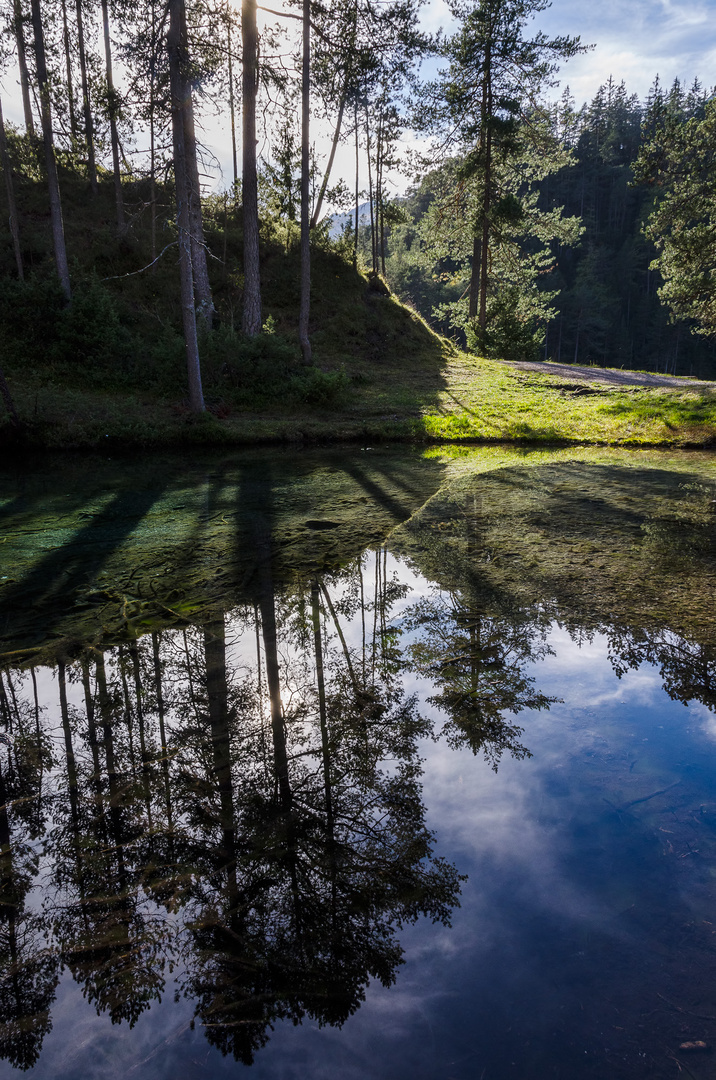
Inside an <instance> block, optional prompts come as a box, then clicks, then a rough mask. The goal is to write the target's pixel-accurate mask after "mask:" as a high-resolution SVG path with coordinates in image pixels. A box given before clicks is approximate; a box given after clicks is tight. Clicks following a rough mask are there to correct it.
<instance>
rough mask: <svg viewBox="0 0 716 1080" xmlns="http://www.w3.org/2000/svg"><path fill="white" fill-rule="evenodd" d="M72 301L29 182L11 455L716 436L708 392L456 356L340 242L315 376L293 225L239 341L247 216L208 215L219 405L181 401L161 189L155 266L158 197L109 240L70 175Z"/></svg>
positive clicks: (9, 283)
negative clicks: (255, 330) (304, 358)
mask: <svg viewBox="0 0 716 1080" xmlns="http://www.w3.org/2000/svg"><path fill="white" fill-rule="evenodd" d="M61 184H62V194H63V201H64V207H65V228H66V235H67V246H68V251H69V253H70V258H71V262H72V276H73V284H74V299H73V303H72V305H71V306H70V307H69V308H66V307H65V306H64V304H63V301H62V296H61V294H60V290H59V288H58V286H57V285H56V284H55V278H54V269H53V265H52V259H51V253H50V250H49V247H48V244H49V235H50V230H49V226H48V216H49V212H48V208H47V202H46V197H45V194H44V191H43V188H42V187H41V185H40V184H39V183H38V182H36V181H33V180H31V179H29V178H28V177H27V175H22V176H20V177H19V190H18V201H19V203H20V207H21V235H22V240H23V255H24V258H25V261H26V264H27V266H28V267H29V268H30V269H29V273H28V278H27V281H26V282H25V283H22V282H19V281H18V280H17V279H16V278H15V277H13V276H12V250H11V246H10V239H9V236H5V237H3V243H2V246H1V247H0V346H1V348H2V356H3V369H4V372H5V375H6V378H7V382H8V385H9V388H10V391H11V394H12V397H13V400H14V402H15V405H16V408H17V411H18V414H19V417H20V420H21V423H22V427H21V429H20V430H18V429H17V428H16V427H15V426H14V425H13V424H12V423H11V420H10V417H9V416H8V415H7V414H6V413H3V414H2V421H1V424H2V426H1V427H0V432H1V433H2V439H3V441H4V443H5V445H15V446H24V447H26V446H28V445H29V446H33V447H38V448H40V447H46V448H52V447H56V448H59V447H75V448H79V447H98V446H103V447H108V446H113V447H129V446H159V445H166V446H169V445H176V444H182V443H186V442H192V443H196V442H199V443H206V444H212V443H233V444H244V443H252V442H266V441H273V442H275V441H281V440H295V439H303V440H309V441H310V440H338V439H366V438H367V439H371V440H375V439H381V438H383V439H411V440H414V439H417V440H466V439H467V440H480V441H505V440H518V441H530V442H535V441H536V442H554V441H565V440H566V441H570V442H597V443H620V444H623V445H648V444H650V445H665V444H666V445H675V446H679V445H685V446H688V445H691V446H705V445H710V444H712V443H713V441H714V439H715V438H716V398H715V396H714V393H713V391H711V390H703V389H702V388H701V389H699V388H694V387H690V385H689V382H688V380H683V382H681V381H680V382H681V386H678V385H677V386H674V387H667V388H650V389H645V388H641V387H626V388H620V387H616V388H613V387H604V386H601V387H600V386H598V385H595V386H594V387H593V388H591V389H588V390H587V391H585V390H584V388H582V389H580V388H579V387H580V386H581V384H580V383H577V384H576V388H575V384H573V383H572V382H568V381H566V380H565V379H564V377H559V376H556V375H553V376H550V374H549V369H550V366H549V365H545V366H544V368H543V370H538V371H520V370H515V369H513V368H509V367H507V366H505V365H502V364H500V363H499V362H497V361H487V360H480V359H477V358H475V357H472V356H469V355H467V354H465V353H462V352H460V351H459V350H457V349H456V348H455V346H454V345H453V344H452V343H450V342H448V341H446V340H445V339H443V338H440V337H439V336H438V335H436V334H435V333H433V332H432V331H431V330H430V329H429V328H428V327H427V325H426V324H425V323H424V321H423V320H422V319H421V317H420V316H419V315H417V314H416V313H415V312H414V311H412V310H411V309H410V308H408V307H406V306H404V305H403V304H401V303H400V302H399V301H398V300H397V299H396V298H395V297H393V296H391V295H390V294H389V292H388V290H387V289H386V287H385V285H384V284H383V283H382V281H381V280H380V279H373V280H372V281H370V280H369V279H368V278H367V277H366V276H365V275H364V274H363V273H362V272H360V270H356V269H355V268H354V267H353V266H352V264H351V261H350V253H349V252H347V251H345V250H343V249H342V247H341V244H340V242H334V241H331V240H330V238H329V237H328V236H327V235H326V234H325V233H322V232H318V233H317V234H316V236H315V243H314V248H313V256H312V260H313V281H312V307H311V327H310V330H311V341H312V346H313V353H314V366H313V367H311V368H305V367H303V366H302V364H301V361H300V351H299V348H298V339H297V333H296V324H297V308H298V293H299V287H298V281H299V274H298V236H297V230H296V227H295V226H293V225H289V226H288V228H287V227H286V226H285V225H279V224H277V223H276V222H271V221H265V222H264V223H263V225H262V247H263V250H262V292H263V305H264V307H263V318H264V320H265V322H264V328H265V329H264V332H263V333H262V334H261V335H259V336H258V337H257V338H255V339H253V340H251V341H249V340H247V339H245V338H243V337H242V335H241V333H240V329H239V327H240V319H241V298H242V273H241V260H242V229H241V209H240V206H239V207H237V206H235V205H234V204H233V203H232V201H231V200H230V199H229V198H225V197H215V198H213V199H211V200H208V201H207V203H206V205H205V218H206V236H207V243H208V246H209V249H210V252H211V254H212V258H211V260H210V267H211V273H212V288H213V292H214V298H215V304H216V308H217V318H216V321H215V325H214V329H213V331H212V332H211V334H206V335H205V336H204V338H203V340H202V342H201V357H202V369H203V378H204V388H205V394H206V398H207V403H208V406H209V412H208V414H207V415H206V416H205V417H202V418H201V419H199V420H196V419H195V418H192V417H191V415H190V414H189V411H188V408H187V404H186V390H185V387H186V375H185V368H184V350H183V342H182V339H181V335H180V331H179V318H180V309H179V286H178V270H177V254H176V246H175V245H174V243H173V241H174V226H173V223H172V221H171V216H170V215H171V197H170V192H169V190H166V191H165V192H163V195H164V198H163V206H162V207H161V213H162V217H161V218H160V220H159V222H158V226H159V227H158V236H157V250H158V251H159V252H161V251H163V252H164V253H163V254H162V255H161V256H160V257H159V258H158V261H157V262H156V263H155V264H154V266H152V267H151V268H149V269H144V270H143V269H142V268H144V267H147V266H148V264H150V263H151V262H152V249H151V232H150V220H149V200H148V190H147V187H146V185H145V184H143V183H137V184H134V185H132V184H127V185H126V204H127V209H128V211H129V214H130V216H131V222H132V223H131V226H130V229H129V231H128V233H127V235H126V236H124V237H122V238H121V239H118V238H117V237H116V235H115V233H114V224H113V223H114V210H113V205H112V193H111V186H110V184H109V182H105V183H103V184H101V185H100V192H99V195H98V196H97V197H96V198H94V199H93V198H92V196H91V195H90V192H89V189H88V186H87V185H86V183H85V182H84V181H81V180H78V179H77V178H76V176H75V175H74V174H73V173H72V172H71V171H69V170H63V172H62V175H61Z"/></svg>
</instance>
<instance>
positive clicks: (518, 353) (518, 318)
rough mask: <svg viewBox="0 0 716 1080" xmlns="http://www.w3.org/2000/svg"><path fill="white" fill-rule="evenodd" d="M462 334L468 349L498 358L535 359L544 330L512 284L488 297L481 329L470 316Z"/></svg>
mask: <svg viewBox="0 0 716 1080" xmlns="http://www.w3.org/2000/svg"><path fill="white" fill-rule="evenodd" d="M465 337H466V339H467V346H468V348H469V349H470V350H471V351H472V352H475V353H477V354H478V355H480V356H497V357H500V358H501V359H502V360H533V361H534V360H539V359H540V352H541V348H542V346H543V345H544V330H542V329H541V328H540V327H539V326H538V325H537V324H536V320H535V318H534V315H533V313H532V311H531V310H530V306H529V303H525V299H524V296H523V295H522V294H521V293H520V291H519V290H518V289H517V288H516V287H514V286H513V287H511V288H509V287H508V288H505V289H503V290H502V291H501V292H499V293H498V294H497V295H496V296H495V297H494V298H493V299H492V300H491V302H490V305H489V307H488V309H487V328H486V330H485V331H484V333H483V332H482V330H481V328H480V325H479V323H478V322H477V320H476V319H473V320H472V321H470V322H468V323H466V325H465Z"/></svg>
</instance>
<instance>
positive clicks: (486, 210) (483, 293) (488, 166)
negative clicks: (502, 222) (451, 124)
mask: <svg viewBox="0 0 716 1080" xmlns="http://www.w3.org/2000/svg"><path fill="white" fill-rule="evenodd" d="M484 85H485V87H486V91H487V97H486V113H485V123H486V131H485V174H484V175H485V190H484V192H483V197H482V251H481V253H480V255H481V266H480V315H479V320H480V330H481V331H482V336H483V340H484V335H485V331H486V329H487V275H488V271H489V255H490V249H489V245H490V205H491V197H492V55H491V48H490V41H489V40H488V42H487V47H486V49H485V84H484Z"/></svg>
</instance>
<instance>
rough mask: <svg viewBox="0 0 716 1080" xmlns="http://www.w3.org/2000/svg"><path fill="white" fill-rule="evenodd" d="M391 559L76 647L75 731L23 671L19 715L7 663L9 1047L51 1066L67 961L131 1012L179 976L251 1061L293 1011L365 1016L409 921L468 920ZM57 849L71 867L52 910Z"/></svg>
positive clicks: (67, 700) (5, 1030) (220, 1043)
mask: <svg viewBox="0 0 716 1080" xmlns="http://www.w3.org/2000/svg"><path fill="white" fill-rule="evenodd" d="M367 558H368V556H364V557H362V559H360V560H357V561H356V562H355V563H354V564H353V565H352V566H351V567H349V568H348V569H346V570H345V571H343V572H341V574H338V575H335V576H333V577H332V578H320V577H318V576H316V577H314V578H313V579H311V580H308V581H298V582H295V583H294V584H293V586H292V587H291V588H289V589H287V588H282V589H278V588H276V587H275V586H274V583H273V581H272V580H271V575H270V564H267V565H266V567H264V571H263V572H262V573H261V574H260V575H259V585H258V588H257V592H256V601H255V604H250V605H245V606H243V607H241V608H239V609H237V610H235V611H233V612H231V613H230V615H228V616H226V615H225V614H224V613H223V612H221V611H215V612H214V613H213V614H212V615H211V616H210V617H208V618H206V619H205V621H204V622H203V624H202V625H199V626H187V627H186V628H185V629H184V630H170V631H163V632H162V633H155V634H151V635H147V636H146V637H144V638H139V639H137V640H135V641H131V642H129V643H127V644H126V645H122V646H120V647H116V648H108V649H106V650H105V651H104V652H101V651H98V650H86V651H84V652H83V653H82V654H81V655H80V656H79V657H78V658H76V659H72V660H70V659H69V658H65V659H60V660H59V661H58V666H57V669H56V672H55V675H54V691H53V692H54V693H55V694H56V702H57V705H56V708H55V710H54V714H55V716H56V718H57V722H56V723H55V724H54V725H53V724H52V721H51V720H50V717H49V714H46V715H42V716H41V715H40V711H39V706H38V708H37V709H36V708H35V706H34V705H33V698H32V696H31V694H30V688H31V686H32V685H34V684H33V683H32V680H31V679H30V678H29V677H28V676H27V675H26V674H24V675H18V673H13V674H12V678H13V679H14V682H13V693H14V695H15V700H16V706H15V709H16V711H17V713H18V718H17V719H16V718H15V717H14V716H13V715H12V714H11V711H10V710H11V703H10V699H9V695H8V690H9V682H8V679H9V678H10V675H6V676H5V682H4V684H3V694H4V696H3V698H2V702H3V703H4V704H3V705H2V708H3V714H2V719H3V721H4V727H5V730H6V731H7V732H8V733H10V732H11V731H12V734H13V735H14V740H15V741H14V743H13V746H12V748H8V749H7V754H6V756H7V766H5V764H4V762H3V767H2V774H1V776H2V783H3V784H4V788H5V790H4V792H0V797H1V798H2V809H1V810H0V842H2V855H1V858H2V865H1V866H0V874H1V875H2V882H1V885H2V902H3V906H2V909H0V919H2V924H1V925H0V948H2V957H3V969H2V980H1V981H0V1001H2V1006H3V1009H2V1013H3V1025H2V1028H1V1029H0V1053H2V1055H3V1056H4V1057H5V1058H7V1059H8V1060H10V1061H11V1062H12V1063H13V1064H15V1065H18V1066H20V1067H24V1068H27V1067H29V1066H31V1065H32V1064H33V1063H34V1062H35V1061H36V1060H37V1057H38V1055H39V1052H40V1049H41V1045H42V1039H43V1037H44V1034H45V1033H46V1032H47V1031H48V1030H49V1028H50V1025H51V1021H50V1006H51V1004H52V1000H53V998H54V993H55V987H56V983H57V979H58V974H59V971H60V970H61V968H62V967H63V966H64V967H66V968H67V969H68V970H69V971H70V972H71V974H72V977H73V978H74V979H75V981H76V982H77V983H78V984H79V986H80V987H81V989H82V992H83V994H84V996H85V998H86V999H87V1000H88V1001H89V1002H91V1003H92V1005H93V1006H94V1008H95V1009H96V1010H97V1012H98V1014H106V1015H108V1016H109V1018H110V1019H111V1020H112V1022H114V1023H119V1022H122V1021H126V1022H128V1023H129V1025H130V1026H131V1025H133V1024H134V1023H135V1022H136V1020H137V1019H138V1017H139V1016H140V1015H141V1014H142V1012H143V1011H145V1010H146V1009H147V1008H148V1007H149V1005H150V1004H151V1003H152V1001H154V1000H157V999H159V998H160V997H161V996H162V995H163V994H164V992H165V989H166V983H167V979H168V977H169V975H170V974H171V973H172V972H173V973H174V975H175V977H176V978H177V982H178V985H179V988H180V989H179V992H180V993H183V994H184V995H185V996H186V997H188V998H190V999H191V1000H193V1002H194V1008H195V1015H196V1017H197V1019H198V1021H199V1022H200V1023H201V1025H202V1026H203V1028H204V1030H205V1034H206V1037H207V1039H208V1040H209V1042H210V1043H212V1044H214V1045H215V1046H217V1047H219V1048H220V1049H221V1050H222V1051H223V1052H224V1053H231V1054H233V1055H234V1056H235V1057H236V1058H237V1059H239V1060H241V1061H243V1062H246V1063H248V1062H250V1061H251V1060H252V1059H253V1056H254V1054H255V1051H256V1050H257V1049H258V1048H259V1047H260V1046H262V1045H263V1044H264V1043H265V1042H266V1040H267V1038H268V1034H269V1032H270V1029H271V1026H272V1025H273V1024H274V1023H275V1022H276V1021H277V1020H279V1019H281V1018H290V1019H291V1020H293V1021H295V1022H298V1021H300V1020H301V1019H302V1018H303V1017H304V1016H309V1017H311V1018H312V1019H314V1020H316V1021H317V1022H319V1023H321V1024H324V1023H325V1024H342V1023H343V1022H344V1021H345V1020H346V1018H347V1017H348V1016H350V1015H351V1014H352V1013H353V1012H354V1011H355V1010H356V1009H357V1008H358V1006H359V1004H360V1002H361V1001H362V1000H363V997H364V994H365V988H366V986H367V984H368V982H369V980H370V979H377V980H379V981H380V982H381V983H383V984H384V985H388V984H390V983H392V982H393V981H394V979H395V976H396V970H397V968H398V966H399V965H400V963H401V962H402V948H401V945H400V943H399V940H398V937H397V932H398V930H399V929H400V927H401V926H403V925H405V924H406V923H409V922H412V921H414V920H416V919H417V918H418V917H419V916H421V915H427V916H428V917H430V918H431V919H433V920H434V921H439V922H443V923H447V922H448V921H449V917H450V913H451V910H452V908H453V907H454V906H455V904H456V903H457V898H458V893H459V880H460V879H459V875H458V874H457V872H456V870H455V868H454V867H453V866H451V865H450V864H448V863H446V862H445V861H444V860H442V859H441V858H440V857H439V856H437V855H435V854H434V852H433V845H434V840H433V837H432V835H431V833H430V832H429V830H428V829H427V827H426V824H425V807H424V805H423V802H422V791H421V778H422V769H421V762H420V758H419V756H418V742H419V739H420V738H421V737H423V736H425V735H426V734H428V733H429V725H428V723H427V722H426V721H425V720H424V719H422V718H421V717H420V716H419V714H418V712H417V708H416V703H415V701H414V699H412V698H409V697H406V695H405V692H404V690H403V687H402V685H401V678H400V675H401V663H400V657H399V652H398V650H397V649H396V642H395V635H394V631H393V630H391V629H390V607H391V604H392V603H393V602H394V601H395V600H396V599H397V598H398V597H400V596H401V595H402V593H403V591H404V590H403V588H402V587H400V586H399V585H398V584H397V583H396V582H395V581H388V580H386V578H387V574H386V571H385V555H384V553H383V552H382V551H381V552H380V553H376V555H375V557H374V558H375V564H376V566H377V567H378V573H377V574H376V575H375V582H374V583H373V585H372V589H368V588H367V587H366V586H365V582H364V580H363V578H364V570H365V561H366V559H367ZM369 594H371V595H369ZM357 627H360V630H359V632H358V634H357V638H358V639H359V644H358V645H357V646H356V645H354V644H353V643H352V642H353V641H354V640H355V639H356V633H355V631H356V628H357ZM35 720H36V721H37V723H35ZM49 734H51V736H52V738H51V740H50V741H51V743H52V745H53V746H54V747H55V749H54V751H53V753H54V760H53V761H52V767H51V772H50V775H49V776H47V775H44V780H43V769H44V772H45V774H46V773H47V766H48V764H49V761H48V759H47V749H46V747H47V743H48V735H49ZM3 753H5V752H4V751H3ZM39 841H44V843H45V844H46V847H47V852H48V860H49V861H48V864H47V866H48V868H49V869H48V868H46V871H45V873H44V875H43V882H42V884H43V888H44V903H43V905H42V907H41V908H38V909H36V911H35V912H34V913H33V914H29V913H28V912H26V911H25V897H26V895H27V893H28V892H29V891H30V890H31V889H32V887H33V886H34V885H35V884H38V885H39V880H38V869H39V866H38V856H37V847H38V842H39ZM48 880H49V887H48V884H47V882H48Z"/></svg>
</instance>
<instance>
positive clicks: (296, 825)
mask: <svg viewBox="0 0 716 1080" xmlns="http://www.w3.org/2000/svg"><path fill="white" fill-rule="evenodd" d="M1 474H2V488H1V492H2V495H1V499H0V1077H1V1078H5V1077H15V1076H19V1075H21V1074H24V1075H27V1076H32V1077H38V1078H40V1077H41V1078H52V1080H59V1078H63V1080H64V1078H66V1080H74V1078H78V1080H79V1078H80V1077H81V1078H83V1080H85V1078H94V1077H97V1078H100V1077H101V1078H102V1080H107V1078H114V1077H117V1078H120V1077H121V1078H123V1080H124V1078H125V1077H139V1078H142V1080H145V1078H146V1080H155V1078H156V1080H163V1078H170V1077H172V1078H173V1077H177V1076H181V1077H182V1078H197V1080H199V1078H214V1077H216V1078H221V1077H228V1076H231V1077H235V1076H238V1075H242V1076H243V1075H246V1077H247V1078H248V1077H249V1076H253V1077H256V1078H269V1077H270V1078H271V1080H275V1078H280V1080H294V1078H296V1080H298V1078H299V1077H301V1078H305V1077H310V1078H316V1080H324V1078H325V1080H328V1078H329V1077H335V1076H338V1075H340V1076H341V1077H342V1078H343V1077H345V1078H348V1080H359V1078H361V1080H362V1078H367V1077H370V1078H374V1077H375V1078H379V1080H436V1078H439V1080H452V1078H455V1080H468V1078H469V1080H503V1078H507V1077H515V1078H520V1080H525V1078H528V1080H542V1078H552V1077H554V1078H562V1080H567V1078H569V1080H574V1078H576V1077H580V1078H581V1077H590V1078H591V1077H594V1078H603V1080H612V1078H618V1080H621V1078H623V1080H633V1078H640V1077H645V1078H646V1077H657V1078H661V1077H664V1078H666V1077H677V1076H680V1075H683V1076H685V1077H689V1076H691V1077H696V1078H698V1080H706V1078H707V1077H712V1076H713V1069H714V1057H713V1053H712V1047H714V1046H716V979H715V978H714V976H715V975H716V617H715V615H714V585H715V583H716V533H715V524H716V456H715V455H709V454H705V453H688V452H656V451H626V450H619V451H616V450H609V449H582V448H576V449H575V448H569V449H558V450H532V451H530V450H517V449H511V448H507V447H502V448H474V449H468V448H459V447H458V448H456V447H451V448H450V447H448V448H439V447H438V448H431V449H430V450H427V451H426V450H424V449H420V448H405V447H397V448H396V447H372V448H371V447H365V448H359V447H349V448H345V447H344V448H340V449H335V448H328V449H301V448H298V447H296V448H289V449H286V450H280V451H279V450H270V451H266V450H261V451H259V450H251V451H246V452H231V453H225V454H217V453H208V452H202V451H198V452H196V453H194V454H193V455H192V456H191V457H180V456H176V455H175V456H169V455H164V456H151V457H150V456H144V457H128V458H118V459H108V458H106V457H103V456H100V455H97V456H94V457H93V456H87V455H82V456H80V455H77V456H72V455H67V456H65V457H54V458H52V459H37V460H30V461H26V462H21V463H19V462H18V463H14V464H12V463H5V464H4V466H3V467H2V470H1Z"/></svg>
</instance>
